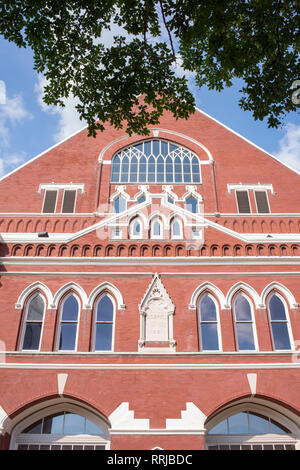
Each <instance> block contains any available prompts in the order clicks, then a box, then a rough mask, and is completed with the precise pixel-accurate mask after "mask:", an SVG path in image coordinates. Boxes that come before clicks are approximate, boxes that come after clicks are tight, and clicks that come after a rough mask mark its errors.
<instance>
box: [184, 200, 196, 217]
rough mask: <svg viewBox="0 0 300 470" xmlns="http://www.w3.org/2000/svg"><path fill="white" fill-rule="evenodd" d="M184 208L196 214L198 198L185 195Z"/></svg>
mask: <svg viewBox="0 0 300 470" xmlns="http://www.w3.org/2000/svg"><path fill="white" fill-rule="evenodd" d="M185 208H186V210H187V211H189V212H192V214H197V213H198V212H199V203H198V199H196V198H195V197H194V196H189V197H187V198H186V200H185Z"/></svg>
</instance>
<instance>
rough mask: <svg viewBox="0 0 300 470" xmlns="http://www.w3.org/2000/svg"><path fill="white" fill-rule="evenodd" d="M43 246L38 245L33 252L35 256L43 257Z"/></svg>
mask: <svg viewBox="0 0 300 470" xmlns="http://www.w3.org/2000/svg"><path fill="white" fill-rule="evenodd" d="M44 250H45V245H38V246H37V247H36V250H35V256H45V253H44Z"/></svg>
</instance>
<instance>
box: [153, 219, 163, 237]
mask: <svg viewBox="0 0 300 470" xmlns="http://www.w3.org/2000/svg"><path fill="white" fill-rule="evenodd" d="M156 222H158V223H159V226H160V234H159V235H155V234H154V225H155V223H156ZM150 238H151V239H152V240H162V239H163V238H164V225H163V222H162V220H161V219H160V218H159V217H153V219H152V220H151V222H150Z"/></svg>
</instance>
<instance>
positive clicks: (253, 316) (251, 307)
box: [232, 292, 259, 353]
mask: <svg viewBox="0 0 300 470" xmlns="http://www.w3.org/2000/svg"><path fill="white" fill-rule="evenodd" d="M238 295H243V296H244V297H245V299H246V300H247V301H248V302H249V305H250V311H251V325H252V332H253V340H254V349H239V342H238V336H237V330H236V323H240V322H239V321H238V322H237V321H236V316H235V307H234V304H235V299H236V297H237V296H238ZM232 314H233V322H234V334H235V341H236V348H237V351H238V352H247V353H249V352H257V351H259V349H258V339H257V330H256V321H255V314H254V309H253V303H252V301H251V299H250V298H249V297H248V296H247V295H246V294H245V293H244V292H238V293H237V294H236V296H234V298H233V301H232ZM242 323H243V322H242ZM245 323H250V322H249V321H248V322H245Z"/></svg>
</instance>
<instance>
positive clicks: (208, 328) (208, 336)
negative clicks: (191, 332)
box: [198, 294, 220, 351]
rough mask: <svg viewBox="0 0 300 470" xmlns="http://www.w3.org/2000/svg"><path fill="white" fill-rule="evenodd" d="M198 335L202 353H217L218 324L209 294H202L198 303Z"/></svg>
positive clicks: (218, 347)
mask: <svg viewBox="0 0 300 470" xmlns="http://www.w3.org/2000/svg"><path fill="white" fill-rule="evenodd" d="M198 315H199V334H200V349H201V350H202V351H218V350H219V349H220V344H219V324H218V312H217V306H216V303H215V301H214V300H213V298H212V296H211V295H210V294H204V295H203V296H202V297H201V299H200V301H199V313H198Z"/></svg>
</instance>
